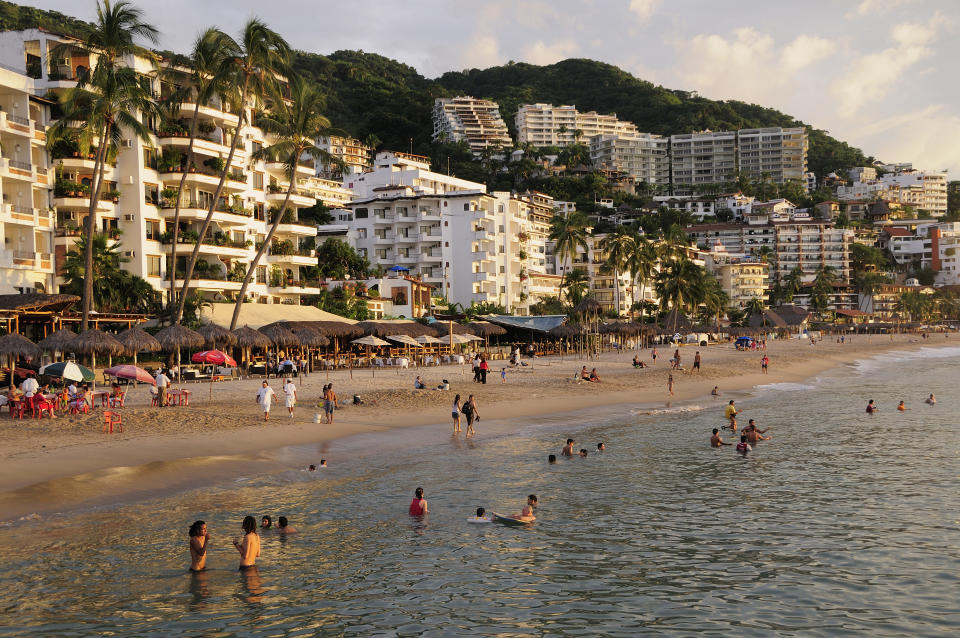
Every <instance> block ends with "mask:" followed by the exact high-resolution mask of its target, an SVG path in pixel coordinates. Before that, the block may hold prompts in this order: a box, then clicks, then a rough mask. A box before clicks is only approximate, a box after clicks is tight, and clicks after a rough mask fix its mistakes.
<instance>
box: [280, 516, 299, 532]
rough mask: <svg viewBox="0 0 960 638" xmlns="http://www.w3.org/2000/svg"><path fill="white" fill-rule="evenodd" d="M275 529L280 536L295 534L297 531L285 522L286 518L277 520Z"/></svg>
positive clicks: (282, 517)
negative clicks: (278, 531)
mask: <svg viewBox="0 0 960 638" xmlns="http://www.w3.org/2000/svg"><path fill="white" fill-rule="evenodd" d="M277 529H278V530H280V533H281V534H296V533H297V530H296V529H295V528H294V527H293V526H292V525H290V524H289V523H288V522H287V517H286V516H281V517H280V518H278V519H277Z"/></svg>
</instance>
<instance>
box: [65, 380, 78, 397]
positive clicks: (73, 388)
mask: <svg viewBox="0 0 960 638" xmlns="http://www.w3.org/2000/svg"><path fill="white" fill-rule="evenodd" d="M67 392H69V393H70V398H71V399H75V398H76V396H77V384H76V383H74V382H73V381H71V382H70V385H68V386H67Z"/></svg>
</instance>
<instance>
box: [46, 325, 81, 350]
mask: <svg viewBox="0 0 960 638" xmlns="http://www.w3.org/2000/svg"><path fill="white" fill-rule="evenodd" d="M76 338H77V333H76V332H74V331H73V330H71V329H70V328H61V329H60V330H57V331H56V332H51V333H50V334H49V335H48V336H47V338H46V339H43V340H42V341H38V342H37V346H38V347H40V348H42V349H44V350H52V351H60V352H63V350H64V348H66V347H67V346H68V344H69V343H70V342H71V341H73V340H74V339H76Z"/></svg>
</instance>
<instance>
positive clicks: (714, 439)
mask: <svg viewBox="0 0 960 638" xmlns="http://www.w3.org/2000/svg"><path fill="white" fill-rule="evenodd" d="M721 445H733V443H726V442H724V440H723V439H721V438H720V430H718V429H717V428H713V436H711V437H710V447H720V446H721Z"/></svg>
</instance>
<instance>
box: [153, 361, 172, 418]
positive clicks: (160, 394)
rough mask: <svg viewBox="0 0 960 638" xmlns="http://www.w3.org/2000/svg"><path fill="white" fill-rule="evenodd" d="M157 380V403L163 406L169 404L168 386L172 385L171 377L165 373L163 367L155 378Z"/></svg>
mask: <svg viewBox="0 0 960 638" xmlns="http://www.w3.org/2000/svg"><path fill="white" fill-rule="evenodd" d="M155 381H156V382H157V405H158V406H160V407H161V408H162V407H164V406H165V405H167V386H169V385H170V377H168V376H167V375H165V374H164V373H163V369H161V370H160V372H158V373H157V377H156V379H155Z"/></svg>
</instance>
